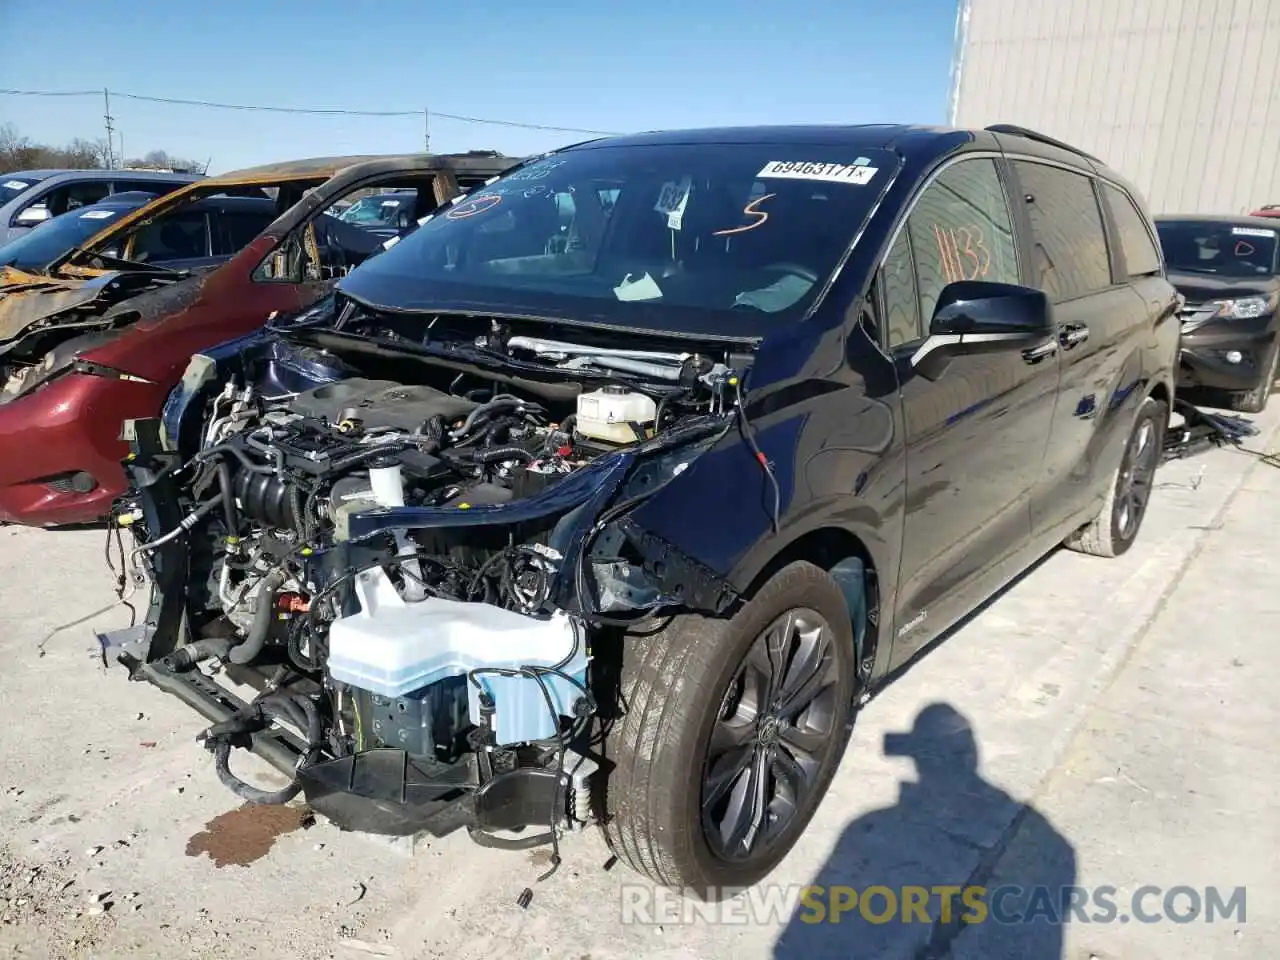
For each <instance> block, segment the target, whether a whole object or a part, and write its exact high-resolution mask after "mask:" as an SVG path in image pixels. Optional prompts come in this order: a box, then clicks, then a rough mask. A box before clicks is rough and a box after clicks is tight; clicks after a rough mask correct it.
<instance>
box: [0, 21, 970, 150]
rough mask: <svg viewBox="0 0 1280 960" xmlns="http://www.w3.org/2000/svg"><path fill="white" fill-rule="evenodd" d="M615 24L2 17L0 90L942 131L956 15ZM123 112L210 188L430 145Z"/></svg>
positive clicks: (326, 129)
mask: <svg viewBox="0 0 1280 960" xmlns="http://www.w3.org/2000/svg"><path fill="white" fill-rule="evenodd" d="M126 9H127V11H128V13H127V15H126V14H125V12H124V11H125V10H126ZM358 10H363V11H366V12H362V13H359V14H357V13H356V11H358ZM607 11H609V6H608V4H607V3H604V2H600V0H596V2H587V0H555V2H550V3H541V4H520V3H518V2H515V0H507V2H506V3H499V2H495V0H462V2H460V3H451V4H445V3H438V2H437V3H432V2H429V0H378V2H367V3H359V2H356V0H345V2H344V0H311V2H308V3H301V4H299V3H285V2H278V0H270V2H266V0H223V2H220V3H214V4H204V3H201V4H198V5H197V4H196V3H193V2H190V0H187V2H182V0H176V2H174V0H171V2H168V3H160V2H153V0H131V2H128V3H125V4H112V3H104V2H102V0H92V2H87V0H77V2H59V0H0V88H21V89H49V90H69V89H72V90H74V89H95V90H96V89H100V88H102V87H110V88H112V89H114V90H120V91H125V92H129V93H137V94H143V95H149V96H163V97H175V98H181V99H196V100H214V101H220V102H227V103H246V104H270V105H278V106H296V107H340V108H348V109H364V110H418V109H422V108H423V107H428V108H431V109H434V110H438V111H441V112H446V113H453V114H463V115H469V116H478V117H491V118H497V119H502V120H513V121H521V122H526V123H535V124H549V125H557V126H567V127H582V128H589V129H598V130H606V131H634V130H651V129H656V128H673V127H689V126H717V125H724V124H739V123H803V122H849V123H859V122H877V121H892V120H904V121H916V122H925V123H941V122H943V121H944V119H945V116H946V100H947V91H948V83H949V73H950V63H951V50H952V38H953V32H954V28H955V11H956V0H890V2H888V3H885V2H873V0H772V2H760V0H736V2H731V0H701V2H693V0H683V2H677V0H646V2H644V3H643V4H627V5H626V6H622V5H620V6H619V7H617V8H614V9H613V11H612V12H607ZM111 112H112V114H113V116H114V117H115V123H116V126H117V128H118V129H119V130H120V132H121V133H122V134H123V137H124V149H125V152H126V153H127V154H128V155H129V156H137V155H140V154H141V153H144V152H145V151H147V150H150V149H156V148H162V149H165V150H168V151H170V152H171V153H173V154H177V155H179V156H186V157H190V158H192V159H195V160H199V161H201V162H203V161H205V160H208V159H210V158H211V159H212V166H211V168H210V170H211V172H220V171H224V170H228V169H234V168H237V167H242V166H248V165H252V164H257V163H265V162H270V161H273V160H281V159H290V158H296V157H303V156H324V155H330V154H346V153H366V152H371V153H384V152H387V153H391V152H399V151H412V150H418V149H421V148H422V143H423V123H422V119H421V117H403V118H365V117H321V116H296V115H281V114H271V113H253V112H240V111H228V110H216V109H207V108H198V107H187V106H173V105H163V104H153V103H144V102H139V101H131V100H125V99H121V98H114V99H113V101H112V104H111ZM102 114H103V104H102V98H101V97H100V96H99V97H96V98H56V99H55V98H43V97H15V96H0V122H9V123H13V124H14V125H15V126H17V127H18V129H19V132H20V133H22V134H24V135H26V136H28V137H30V138H31V139H33V140H37V141H43V142H54V143H61V142H65V141H66V140H69V139H71V138H72V137H75V136H84V137H91V138H92V137H100V136H103V120H102ZM581 139H585V137H584V136H583V135H581V134H574V133H559V132H550V131H535V130H521V129H516V128H509V127H501V126H490V125H480V124H472V123H464V122H460V121H455V120H446V119H442V118H438V117H437V118H433V119H432V122H431V147H432V149H433V150H437V151H452V150H466V149H473V148H494V149H499V150H503V151H504V152H507V153H510V154H524V153H529V152H534V151H538V150H545V149H550V148H552V147H555V146H559V145H561V144H564V143H569V142H573V141H575V140H581Z"/></svg>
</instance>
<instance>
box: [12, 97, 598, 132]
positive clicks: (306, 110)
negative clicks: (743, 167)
mask: <svg viewBox="0 0 1280 960" xmlns="http://www.w3.org/2000/svg"><path fill="white" fill-rule="evenodd" d="M102 93H103V91H101V90H12V89H2V88H0V94H4V95H7V96H14V97H97V96H99V95H101V94H102ZM110 95H111V96H114V97H123V98H124V99H126V100H140V101H145V102H147V103H166V104H172V105H175V106H186V107H207V108H212V109H216V110H254V111H258V112H265V113H294V114H306V115H310V116H325V117H421V116H423V115H424V114H426V113H428V111H426V110H348V109H344V108H339V107H277V106H269V105H265V104H249V103H216V102H214V101H212V100H186V99H182V98H179V97H151V96H146V95H145V94H141V93H124V92H122V91H120V90H111V91H110ZM429 113H430V116H432V117H438V118H440V119H442V120H457V121H459V122H461V123H483V124H489V125H491V126H498V127H516V128H519V129H521V130H544V131H548V132H552V133H585V134H588V135H598V136H616V135H617V131H614V130H589V129H585V128H583V127H559V126H553V125H550V124H544V123H522V122H520V121H518V120H497V119H494V118H492V117H473V116H467V115H465V114H458V113H439V112H437V111H435V110H431V111H429Z"/></svg>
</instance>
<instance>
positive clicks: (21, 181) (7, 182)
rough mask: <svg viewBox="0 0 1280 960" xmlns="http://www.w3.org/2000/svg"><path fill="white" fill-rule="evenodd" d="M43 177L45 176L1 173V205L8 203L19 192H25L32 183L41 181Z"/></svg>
mask: <svg viewBox="0 0 1280 960" xmlns="http://www.w3.org/2000/svg"><path fill="white" fill-rule="evenodd" d="M43 179H44V178H43V177H28V176H26V175H22V176H9V175H7V174H3V173H0V205H4V204H6V203H8V202H9V201H10V200H12V199H13V198H14V197H16V196H17V195H18V194H20V193H23V192H25V191H26V190H27V188H28V187H30V186H31V185H32V184H35V183H39V182H40V181H41V180H43Z"/></svg>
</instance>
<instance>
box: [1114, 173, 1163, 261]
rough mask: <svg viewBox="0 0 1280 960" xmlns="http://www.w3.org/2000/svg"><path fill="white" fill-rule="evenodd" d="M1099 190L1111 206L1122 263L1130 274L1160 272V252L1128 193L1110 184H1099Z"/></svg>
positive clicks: (1143, 218) (1144, 220)
mask: <svg viewBox="0 0 1280 960" xmlns="http://www.w3.org/2000/svg"><path fill="white" fill-rule="evenodd" d="M1102 193H1103V195H1104V196H1105V197H1106V198H1107V206H1109V207H1110V208H1111V216H1112V218H1113V219H1114V220H1115V223H1116V233H1117V234H1118V235H1119V237H1120V249H1121V250H1122V251H1123V252H1124V262H1125V266H1126V268H1127V269H1128V272H1129V276H1131V277H1149V276H1151V275H1152V274H1157V273H1159V272H1160V253H1159V251H1157V250H1156V247H1155V244H1154V243H1152V242H1151V234H1150V233H1148V232H1147V221H1146V218H1145V217H1143V215H1142V214H1141V213H1139V212H1138V208H1137V207H1135V206H1134V205H1133V201H1132V200H1130V199H1129V197H1128V195H1127V194H1126V193H1125V192H1124V191H1122V190H1118V189H1116V188H1115V187H1113V186H1112V185H1111V184H1109V183H1104V184H1103V185H1102Z"/></svg>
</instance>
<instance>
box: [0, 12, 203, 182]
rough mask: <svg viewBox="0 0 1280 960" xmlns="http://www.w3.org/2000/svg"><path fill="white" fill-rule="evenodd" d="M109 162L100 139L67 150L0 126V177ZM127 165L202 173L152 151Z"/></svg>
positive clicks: (198, 166) (75, 141) (83, 140)
mask: <svg viewBox="0 0 1280 960" xmlns="http://www.w3.org/2000/svg"><path fill="white" fill-rule="evenodd" d="M2 2H3V0H0V3H2ZM109 160H110V153H109V152H108V150H107V141H106V140H104V139H102V138H97V139H92V140H90V139H86V138H85V137H76V138H75V139H73V140H72V141H71V142H70V143H68V144H67V145H66V146H63V147H53V146H50V145H48V144H44V143H32V142H31V140H30V139H29V138H27V137H24V136H22V135H21V134H20V133H19V132H18V128H17V127H15V126H14V125H13V124H12V123H0V173H5V172H8V171H15V170H38V169H55V170H58V169H71V170H98V169H102V168H104V167H106V166H107V164H108V162H109ZM126 165H127V166H137V167H143V168H151V169H159V170H178V171H192V172H196V173H199V172H202V165H201V164H199V163H195V162H193V161H191V160H182V159H180V158H178V157H175V156H172V155H171V154H169V153H168V152H167V151H165V150H152V151H151V152H149V153H148V154H146V156H145V157H143V158H142V159H141V160H133V161H130V162H129V163H127V164H126Z"/></svg>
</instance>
